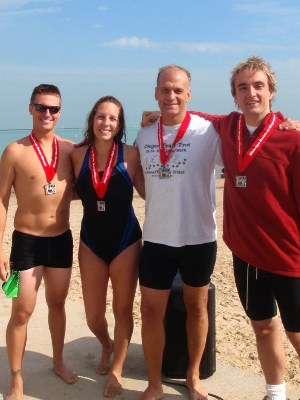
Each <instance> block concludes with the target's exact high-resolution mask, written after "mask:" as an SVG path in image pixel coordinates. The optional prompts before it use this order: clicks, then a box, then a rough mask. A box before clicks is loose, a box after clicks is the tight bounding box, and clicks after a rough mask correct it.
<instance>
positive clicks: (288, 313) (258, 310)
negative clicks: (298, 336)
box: [233, 255, 300, 332]
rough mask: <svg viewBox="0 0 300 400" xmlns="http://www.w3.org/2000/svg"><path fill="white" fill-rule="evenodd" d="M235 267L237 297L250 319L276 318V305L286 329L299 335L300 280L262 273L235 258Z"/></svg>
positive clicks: (260, 270)
mask: <svg viewBox="0 0 300 400" xmlns="http://www.w3.org/2000/svg"><path fill="white" fill-rule="evenodd" d="M233 266H234V277H235V283H236V287H237V290H238V294H239V297H240V300H241V302H242V305H243V307H244V310H245V312H246V314H247V316H248V317H249V318H250V319H252V320H253V321H263V320H266V319H270V318H273V317H275V316H276V315H277V307H276V303H277V305H278V308H279V310H280V316H281V319H282V323H283V326H284V328H285V329H286V330H287V331H288V332H300V278H293V277H290V276H283V275H278V274H273V273H271V272H267V271H263V270H262V269H258V268H255V267H254V266H253V265H250V264H248V263H247V262H245V261H243V260H241V259H240V258H238V257H237V256H235V255H233Z"/></svg>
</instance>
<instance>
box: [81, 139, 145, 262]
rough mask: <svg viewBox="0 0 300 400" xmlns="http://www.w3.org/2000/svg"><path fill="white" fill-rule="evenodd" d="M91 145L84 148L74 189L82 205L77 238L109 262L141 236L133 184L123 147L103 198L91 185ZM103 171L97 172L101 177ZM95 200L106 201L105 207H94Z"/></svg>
mask: <svg viewBox="0 0 300 400" xmlns="http://www.w3.org/2000/svg"><path fill="white" fill-rule="evenodd" d="M89 157H90V148H89V149H88V150H87V151H86V154H85V157H84V160H83V164H82V167H81V170H80V173H79V176H78V179H77V182H76V191H77V193H78V196H79V197H80V199H81V201H82V205H83V218H82V222H81V232H80V238H81V240H82V241H83V243H85V244H86V245H87V246H88V247H89V248H90V249H91V250H92V251H93V252H94V253H95V254H96V255H97V256H98V257H100V258H102V259H103V260H104V261H105V262H107V263H108V264H109V263H110V262H111V261H112V260H113V259H114V258H115V257H116V256H117V255H118V254H120V253H121V252H122V251H123V250H125V249H126V248H127V247H128V246H130V245H132V244H133V243H135V242H136V241H137V240H139V239H140V238H141V237H142V231H141V228H140V225H139V222H138V220H137V218H136V216H135V214H134V211H133V207H132V200H133V185H132V181H131V179H130V176H129V175H128V172H127V170H126V168H125V165H124V158H123V147H121V146H119V149H118V159H117V163H116V165H115V167H114V168H113V172H112V175H111V177H110V180H109V184H108V186H107V190H106V193H105V196H104V198H103V199H99V197H98V196H97V193H96V191H95V189H94V186H93V182H92V177H91V171H90V168H89ZM102 175H103V172H99V178H100V180H101V178H102ZM97 201H105V211H98V210H97Z"/></svg>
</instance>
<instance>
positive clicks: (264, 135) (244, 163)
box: [236, 111, 276, 172]
mask: <svg viewBox="0 0 300 400" xmlns="http://www.w3.org/2000/svg"><path fill="white" fill-rule="evenodd" d="M275 121H276V116H275V114H274V113H273V112H272V111H271V122H270V124H269V125H266V126H265V127H264V129H263V130H262V132H261V133H260V134H259V136H258V137H257V138H256V140H255V141H254V143H253V144H252V146H251V147H250V149H249V150H248V151H247V152H246V154H245V156H244V157H243V124H244V114H242V115H241V116H240V117H239V120H238V124H237V135H236V142H237V153H238V167H239V171H240V172H243V171H244V170H245V169H246V168H247V167H248V165H249V164H250V162H251V161H252V160H253V158H254V157H255V156H256V154H257V152H258V150H259V148H260V147H261V146H262V145H263V144H264V142H265V141H266V140H267V139H268V137H269V136H270V135H271V133H272V132H273V130H274V128H275V126H274V124H275Z"/></svg>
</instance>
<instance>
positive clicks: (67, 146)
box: [56, 136, 74, 154]
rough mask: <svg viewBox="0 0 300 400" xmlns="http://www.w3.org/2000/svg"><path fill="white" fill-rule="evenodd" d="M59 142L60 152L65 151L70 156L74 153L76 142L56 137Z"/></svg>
mask: <svg viewBox="0 0 300 400" xmlns="http://www.w3.org/2000/svg"><path fill="white" fill-rule="evenodd" d="M56 137H57V139H58V142H59V149H60V151H65V152H67V153H69V154H71V153H72V151H73V149H74V142H72V141H71V140H69V139H64V138H62V137H60V136H56Z"/></svg>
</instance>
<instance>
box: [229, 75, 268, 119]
mask: <svg viewBox="0 0 300 400" xmlns="http://www.w3.org/2000/svg"><path fill="white" fill-rule="evenodd" d="M234 85H235V96H234V99H235V101H236V103H237V105H238V106H239V108H240V109H241V110H242V111H243V113H244V117H245V122H246V124H247V125H251V126H259V125H260V123H261V122H262V121H263V119H264V118H265V116H266V115H267V114H268V113H269V112H270V100H271V99H272V97H273V96H274V92H272V91H270V88H269V81H268V77H267V75H266V73H265V72H263V71H257V72H255V71H250V70H249V69H246V70H242V71H240V72H239V73H238V74H237V76H236V78H235V82H234Z"/></svg>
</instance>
